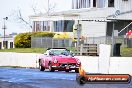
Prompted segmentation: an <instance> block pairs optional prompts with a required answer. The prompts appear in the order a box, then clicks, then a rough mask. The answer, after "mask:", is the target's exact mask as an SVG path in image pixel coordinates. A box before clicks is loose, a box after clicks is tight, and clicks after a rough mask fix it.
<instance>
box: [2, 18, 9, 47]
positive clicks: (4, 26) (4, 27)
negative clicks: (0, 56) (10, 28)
mask: <svg viewBox="0 0 132 88" xmlns="http://www.w3.org/2000/svg"><path fill="white" fill-rule="evenodd" d="M6 20H8V17H5V18H3V21H4V25H3V28H2V29H3V30H4V41H3V47H4V49H5V30H6V29H7V27H6V25H5V21H6Z"/></svg>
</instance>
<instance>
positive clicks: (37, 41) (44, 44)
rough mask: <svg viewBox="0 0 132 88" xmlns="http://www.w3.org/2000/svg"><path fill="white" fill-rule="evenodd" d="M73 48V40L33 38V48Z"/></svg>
mask: <svg viewBox="0 0 132 88" xmlns="http://www.w3.org/2000/svg"><path fill="white" fill-rule="evenodd" d="M71 46H72V39H53V38H51V37H31V47H32V48H66V47H71Z"/></svg>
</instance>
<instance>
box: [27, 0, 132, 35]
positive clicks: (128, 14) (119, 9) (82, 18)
mask: <svg viewBox="0 0 132 88" xmlns="http://www.w3.org/2000/svg"><path fill="white" fill-rule="evenodd" d="M30 18H31V19H32V20H33V26H34V27H33V31H51V32H71V33H72V31H73V30H72V29H73V24H77V22H78V21H79V24H81V25H82V31H81V35H83V36H84V37H100V36H111V35H112V30H113V20H114V21H116V22H114V23H115V27H114V30H118V33H119V35H125V33H126V32H127V31H128V30H131V29H132V25H129V26H128V27H127V28H126V29H125V30H123V31H121V30H122V29H123V28H124V27H126V26H127V25H128V24H130V22H132V0H72V9H71V10H69V11H64V12H63V11H62V12H55V13H50V14H49V15H47V14H41V15H39V14H38V15H33V16H30ZM66 25H68V27H66Z"/></svg>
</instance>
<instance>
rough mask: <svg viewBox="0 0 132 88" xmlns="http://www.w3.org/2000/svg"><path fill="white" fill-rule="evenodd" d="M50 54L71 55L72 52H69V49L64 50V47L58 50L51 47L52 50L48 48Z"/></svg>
mask: <svg viewBox="0 0 132 88" xmlns="http://www.w3.org/2000/svg"><path fill="white" fill-rule="evenodd" d="M50 54H51V55H65V56H72V53H70V51H69V50H66V49H59V50H57V49H56V50H55V49H52V50H50Z"/></svg>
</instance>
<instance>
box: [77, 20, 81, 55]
mask: <svg viewBox="0 0 132 88" xmlns="http://www.w3.org/2000/svg"><path fill="white" fill-rule="evenodd" d="M79 41H80V25H79V20H78V23H77V54H79ZM80 48H81V47H80Z"/></svg>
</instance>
